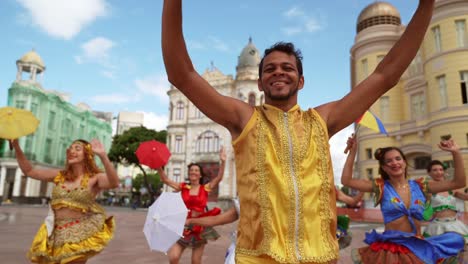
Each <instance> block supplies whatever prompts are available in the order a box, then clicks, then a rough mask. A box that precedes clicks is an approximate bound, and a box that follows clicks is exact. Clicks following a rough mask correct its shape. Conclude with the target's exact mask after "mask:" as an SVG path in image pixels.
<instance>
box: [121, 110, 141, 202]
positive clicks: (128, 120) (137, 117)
mask: <svg viewBox="0 0 468 264" xmlns="http://www.w3.org/2000/svg"><path fill="white" fill-rule="evenodd" d="M143 122H144V115H143V113H137V112H125V111H123V112H119V115H118V116H117V131H116V134H117V135H121V134H123V133H124V132H125V131H127V130H129V129H130V128H132V127H140V126H143ZM139 173H141V170H140V169H139V168H138V167H135V166H132V165H128V164H120V163H119V164H117V174H118V175H119V177H120V179H121V180H122V179H123V180H124V181H123V186H120V187H119V188H118V189H117V191H118V192H126V193H129V192H131V186H132V179H133V177H135V176H136V175H137V174H139ZM126 193H125V194H123V195H127V194H126Z"/></svg>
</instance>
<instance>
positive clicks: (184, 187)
mask: <svg viewBox="0 0 468 264" xmlns="http://www.w3.org/2000/svg"><path fill="white" fill-rule="evenodd" d="M219 158H220V161H221V163H220V166H219V173H218V176H216V177H215V178H214V179H212V180H211V181H210V182H209V183H206V184H203V176H204V174H203V169H202V167H201V166H200V165H199V164H197V163H191V164H189V165H188V169H189V181H190V183H189V184H186V183H178V182H174V181H172V180H171V179H169V178H168V177H167V175H166V173H165V172H164V170H163V169H162V168H159V169H157V171H158V174H159V176H160V177H161V181H162V182H163V183H165V184H167V185H169V186H171V187H172V188H173V189H174V190H176V191H177V192H179V191H180V192H181V194H182V199H183V200H184V202H185V205H186V206H187V208H188V209H189V213H188V218H195V217H203V216H209V215H217V214H219V213H220V212H221V210H220V209H219V208H214V209H212V210H210V211H207V210H206V204H207V202H208V193H209V192H210V191H211V190H212V189H213V188H215V187H216V186H218V184H219V182H220V181H221V180H222V179H223V174H224V166H225V163H226V153H225V151H224V148H221V150H220V154H219ZM218 237H219V235H218V233H217V232H216V231H215V230H214V229H212V228H203V227H201V226H198V225H194V226H192V225H187V226H186V228H185V230H184V237H183V238H181V239H179V241H177V243H176V244H174V246H172V247H171V248H170V249H169V252H168V253H167V255H168V256H169V262H170V263H171V264H177V263H179V260H180V257H181V256H182V253H183V251H184V249H185V248H187V247H190V248H192V264H199V263H201V259H202V256H203V250H204V249H205V244H206V243H207V240H215V239H217V238H218Z"/></svg>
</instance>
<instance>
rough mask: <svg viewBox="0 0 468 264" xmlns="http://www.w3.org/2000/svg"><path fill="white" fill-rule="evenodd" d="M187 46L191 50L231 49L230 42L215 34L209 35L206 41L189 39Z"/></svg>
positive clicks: (223, 50)
mask: <svg viewBox="0 0 468 264" xmlns="http://www.w3.org/2000/svg"><path fill="white" fill-rule="evenodd" d="M187 48H188V49H189V50H207V49H208V48H210V49H215V50H218V51H222V52H228V51H230V50H231V49H230V47H229V45H228V43H226V42H224V41H223V40H221V39H220V38H218V37H215V36H208V37H207V38H206V40H204V41H196V40H187Z"/></svg>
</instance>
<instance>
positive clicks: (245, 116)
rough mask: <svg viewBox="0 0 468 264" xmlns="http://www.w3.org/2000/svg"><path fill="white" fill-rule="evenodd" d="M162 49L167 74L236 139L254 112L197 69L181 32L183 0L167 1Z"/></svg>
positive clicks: (177, 86)
mask: <svg viewBox="0 0 468 264" xmlns="http://www.w3.org/2000/svg"><path fill="white" fill-rule="evenodd" d="M161 41H162V51H163V58H164V64H165V66H166V71H167V77H168V79H169V82H171V83H172V84H173V85H174V86H175V87H176V88H177V89H179V90H180V91H181V92H182V93H183V94H184V95H185V96H187V98H188V99H189V100H190V101H191V102H192V103H193V104H194V105H195V106H197V108H198V109H200V110H201V111H202V112H203V113H204V114H205V115H206V116H207V117H209V118H210V119H212V120H213V121H215V122H216V123H218V124H220V125H222V126H224V127H226V128H227V129H228V130H229V131H230V132H231V135H232V136H233V139H235V138H236V137H237V136H238V135H239V134H240V132H241V131H242V129H243V128H244V126H245V125H246V124H247V121H248V120H249V118H250V117H251V115H252V113H253V108H252V107H251V106H249V105H248V104H247V103H245V102H242V101H239V100H237V99H234V98H232V97H228V96H223V95H221V94H219V93H218V92H217V91H216V90H215V89H214V88H213V87H212V86H211V85H210V84H209V83H208V82H206V81H205V80H204V79H203V78H202V77H201V76H200V75H199V74H198V73H197V72H196V71H195V69H194V67H193V64H192V61H191V59H190V57H189V54H188V52H187V47H186V45H185V40H184V36H183V34H182V0H165V1H164V7H163V14H162V36H161Z"/></svg>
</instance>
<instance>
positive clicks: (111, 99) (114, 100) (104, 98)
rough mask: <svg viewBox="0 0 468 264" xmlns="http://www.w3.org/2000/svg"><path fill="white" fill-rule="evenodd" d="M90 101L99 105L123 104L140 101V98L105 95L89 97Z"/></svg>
mask: <svg viewBox="0 0 468 264" xmlns="http://www.w3.org/2000/svg"><path fill="white" fill-rule="evenodd" d="M91 101H93V102H94V103H101V104H123V103H129V102H138V101H140V96H138V95H135V96H131V95H128V94H105V95H95V96H93V97H91Z"/></svg>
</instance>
